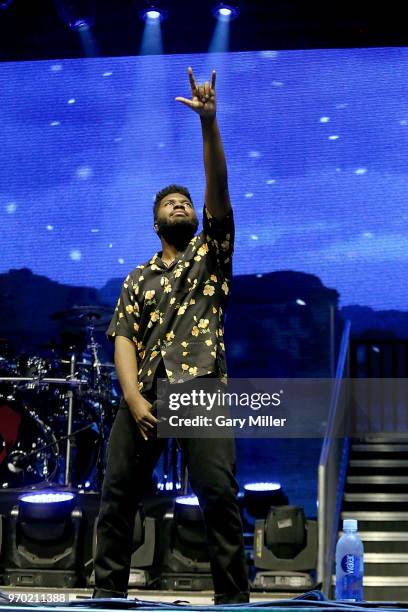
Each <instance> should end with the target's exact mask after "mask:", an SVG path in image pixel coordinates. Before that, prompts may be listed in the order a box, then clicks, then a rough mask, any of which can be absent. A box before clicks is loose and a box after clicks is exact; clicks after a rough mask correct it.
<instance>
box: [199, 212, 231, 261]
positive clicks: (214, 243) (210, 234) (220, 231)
mask: <svg viewBox="0 0 408 612" xmlns="http://www.w3.org/2000/svg"><path fill="white" fill-rule="evenodd" d="M203 230H204V234H205V236H206V239H207V242H208V244H209V247H210V248H211V249H212V250H213V251H214V252H215V254H216V256H217V259H218V261H219V263H220V265H221V266H222V267H224V266H225V267H229V266H230V265H231V262H232V255H233V253H234V239H235V226H234V214H233V211H232V208H231V209H230V211H229V213H228V215H227V216H226V217H224V218H223V219H221V220H219V219H216V218H215V217H213V216H212V215H211V213H210V212H209V210H208V209H207V207H206V206H205V205H204V211H203Z"/></svg>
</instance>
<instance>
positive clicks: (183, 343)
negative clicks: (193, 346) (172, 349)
mask: <svg viewBox="0 0 408 612" xmlns="http://www.w3.org/2000/svg"><path fill="white" fill-rule="evenodd" d="M181 346H184V348H187V346H188V342H186V341H185V340H184V341H183V342H182V343H181Z"/></svg>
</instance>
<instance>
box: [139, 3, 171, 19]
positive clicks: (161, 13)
mask: <svg viewBox="0 0 408 612" xmlns="http://www.w3.org/2000/svg"><path fill="white" fill-rule="evenodd" d="M167 14H168V13H167V11H166V10H165V8H164V7H163V5H162V3H161V2H146V4H145V7H144V8H143V9H142V10H141V11H139V15H140V17H141V19H143V21H145V22H148V23H151V24H153V23H161V22H162V21H164V20H165V19H166V18H167Z"/></svg>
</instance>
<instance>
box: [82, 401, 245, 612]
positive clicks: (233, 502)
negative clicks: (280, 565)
mask: <svg viewBox="0 0 408 612" xmlns="http://www.w3.org/2000/svg"><path fill="white" fill-rule="evenodd" d="M165 444H166V440H165V439H160V438H149V440H147V441H146V440H144V439H143V438H142V436H141V434H140V432H139V430H138V427H137V425H136V423H135V421H134V419H133V417H132V415H131V414H130V411H129V409H128V407H127V405H126V404H125V403H124V402H122V403H121V406H120V408H119V410H118V413H117V415H116V419H115V422H114V424H113V427H112V431H111V435H110V439H109V446H108V460H107V469H106V473H105V478H104V482H103V487H102V497H101V506H100V511H99V517H98V526H97V550H96V555H95V559H94V566H95V585H96V586H95V591H94V597H126V594H127V588H128V581H129V571H130V558H131V552H132V551H131V546H132V536H133V526H134V521H135V515H136V511H137V506H138V504H139V502H140V501H141V499H142V497H143V495H144V493H145V491H146V489H147V488H148V486H149V485H150V483H151V476H152V472H153V469H154V467H155V465H156V462H157V460H158V459H159V457H160V454H161V452H162V451H163V448H164V445H165ZM180 445H181V448H182V452H183V454H184V460H185V462H186V465H187V467H188V470H189V478H190V484H191V487H192V489H193V491H194V493H195V494H196V495H197V497H198V500H199V502H200V506H201V509H202V511H203V515H204V520H205V524H206V532H207V541H208V549H209V556H210V564H211V572H212V576H213V582H214V590H215V603H218V604H224V603H245V602H247V601H248V600H249V592H248V577H247V566H246V560H245V554H244V544H243V535H242V522H241V516H240V512H239V508H238V504H237V499H236V494H237V492H238V485H237V482H236V480H235V477H234V470H235V442H234V440H233V439H231V438H229V439H180Z"/></svg>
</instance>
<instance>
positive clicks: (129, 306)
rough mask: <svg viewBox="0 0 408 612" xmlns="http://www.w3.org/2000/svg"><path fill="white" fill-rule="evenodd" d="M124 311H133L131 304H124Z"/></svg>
mask: <svg viewBox="0 0 408 612" xmlns="http://www.w3.org/2000/svg"><path fill="white" fill-rule="evenodd" d="M126 312H129V313H131V312H133V306H132V304H129V305H128V306H126Z"/></svg>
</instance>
